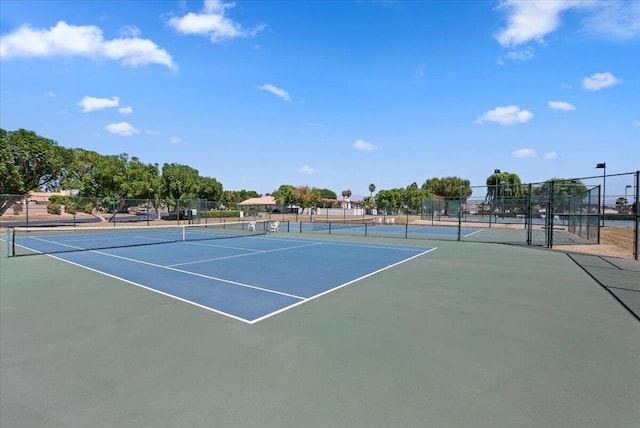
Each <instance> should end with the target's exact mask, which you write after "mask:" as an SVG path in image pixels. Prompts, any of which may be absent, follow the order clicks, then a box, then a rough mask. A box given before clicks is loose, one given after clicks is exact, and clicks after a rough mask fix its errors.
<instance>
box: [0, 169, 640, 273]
mask: <svg viewBox="0 0 640 428" xmlns="http://www.w3.org/2000/svg"><path fill="white" fill-rule="evenodd" d="M639 176H640V171H636V172H634V173H625V174H614V175H607V176H594V177H586V178H581V179H575V180H561V181H558V182H554V181H548V182H545V183H530V184H517V185H510V184H506V183H499V184H496V185H490V186H472V194H471V196H470V197H468V198H463V197H462V196H461V197H459V198H450V199H446V198H438V199H423V200H422V201H421V203H419V204H417V205H416V204H415V203H413V202H415V201H413V202H412V203H411V204H409V203H399V204H398V206H394V207H391V206H390V207H382V206H379V207H377V210H376V211H375V212H374V213H373V214H371V213H369V214H366V215H365V214H364V212H363V214H362V215H359V216H355V215H354V216H349V215H346V211H345V212H344V214H343V215H341V216H338V217H339V218H329V216H326V217H322V216H319V215H314V213H313V210H309V214H308V215H299V214H297V212H296V213H294V214H292V213H288V212H287V213H285V211H284V210H280V211H278V212H276V211H273V212H272V211H269V212H264V213H262V212H261V213H253V214H254V215H256V216H260V217H263V216H264V217H268V219H269V220H279V221H283V222H286V224H287V227H286V228H284V230H287V231H288V230H291V231H300V232H309V231H310V232H315V233H341V234H346V235H365V236H380V237H390V236H391V237H402V238H406V239H409V238H413V239H442V240H458V241H470V242H493V243H503V244H513V245H527V246H541V247H546V248H553V247H554V246H557V245H585V244H599V243H601V242H602V230H603V227H605V228H611V230H607V232H611V231H614V230H615V231H616V233H615V235H619V236H621V238H620V239H621V240H622V244H621V245H625V246H629V247H631V246H632V251H630V253H631V252H632V253H633V258H635V259H636V260H638V255H639V253H640V251H639V248H640V246H639V245H640V244H639V236H638V227H639V224H640V217H639V213H638V211H639V210H638V199H639V190H640V189H639V188H640V185H639V184H640V183H639ZM605 179H606V180H607V182H608V183H609V188H615V189H624V193H623V194H621V195H618V194H615V193H613V194H607V195H605V194H604V189H605V186H604V184H605V183H604V180H605ZM461 194H462V192H461ZM0 207H2V209H4V211H5V215H4V216H3V217H2V219H1V220H2V221H0V226H8V227H11V226H12V225H18V226H36V225H45V224H46V225H51V224H55V225H63V224H65V225H68V224H72V225H77V224H79V223H97V222H106V223H108V224H113V226H114V227H115V226H117V225H119V224H124V223H136V224H146V225H152V224H161V223H162V222H165V223H166V222H173V223H176V224H198V223H208V222H224V221H225V219H228V218H239V217H240V216H241V213H240V212H239V211H237V210H235V209H229V208H227V207H225V206H223V205H222V204H221V203H219V202H216V201H207V200H201V199H191V200H177V199H160V198H157V199H126V198H114V197H103V198H86V197H79V196H77V195H53V196H50V197H49V198H48V200H46V201H43V200H37V201H36V200H30V199H28V198H25V197H24V196H23V195H0ZM250 214H251V213H250ZM12 220H14V222H13V223H12ZM290 223H291V227H290V226H289V224H290ZM316 223H318V224H316ZM320 223H322V224H320Z"/></svg>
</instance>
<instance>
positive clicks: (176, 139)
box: [169, 137, 182, 144]
mask: <svg viewBox="0 0 640 428" xmlns="http://www.w3.org/2000/svg"><path fill="white" fill-rule="evenodd" d="M169 142H170V143H171V144H182V138H181V137H171V138H169Z"/></svg>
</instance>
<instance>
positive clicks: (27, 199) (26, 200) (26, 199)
mask: <svg viewBox="0 0 640 428" xmlns="http://www.w3.org/2000/svg"><path fill="white" fill-rule="evenodd" d="M24 200H25V202H26V204H27V209H26V210H27V227H29V195H28V194H27V197H26V198H25V199H24Z"/></svg>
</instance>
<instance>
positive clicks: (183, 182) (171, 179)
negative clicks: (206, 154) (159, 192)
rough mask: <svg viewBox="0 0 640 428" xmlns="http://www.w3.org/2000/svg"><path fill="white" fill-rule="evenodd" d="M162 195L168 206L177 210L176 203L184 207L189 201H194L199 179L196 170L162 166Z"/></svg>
mask: <svg viewBox="0 0 640 428" xmlns="http://www.w3.org/2000/svg"><path fill="white" fill-rule="evenodd" d="M162 182H163V193H164V195H165V197H166V198H167V199H170V200H171V201H169V202H170V204H171V205H173V206H174V207H175V208H174V209H177V207H178V203H179V204H180V205H181V206H183V207H186V205H187V201H188V200H189V199H196V198H197V197H198V192H199V190H200V184H201V179H200V175H199V173H198V170H196V169H194V168H191V167H190V166H187V165H179V164H176V163H171V164H167V163H165V164H164V165H163V166H162Z"/></svg>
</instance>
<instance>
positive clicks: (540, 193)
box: [532, 178, 587, 213]
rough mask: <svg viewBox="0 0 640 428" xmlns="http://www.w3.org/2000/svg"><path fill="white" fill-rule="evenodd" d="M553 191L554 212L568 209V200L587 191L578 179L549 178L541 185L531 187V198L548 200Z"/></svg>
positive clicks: (542, 200) (541, 200)
mask: <svg viewBox="0 0 640 428" xmlns="http://www.w3.org/2000/svg"><path fill="white" fill-rule="evenodd" d="M551 191H553V202H554V203H553V210H554V212H556V213H559V212H567V211H569V210H570V201H571V200H572V198H574V197H578V195H584V194H586V193H587V186H585V185H584V184H583V183H582V182H581V181H580V180H573V179H570V178H550V179H549V180H546V181H545V182H544V183H542V185H540V186H536V187H534V188H533V189H532V198H533V199H534V200H535V201H539V202H549V195H550V193H551Z"/></svg>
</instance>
